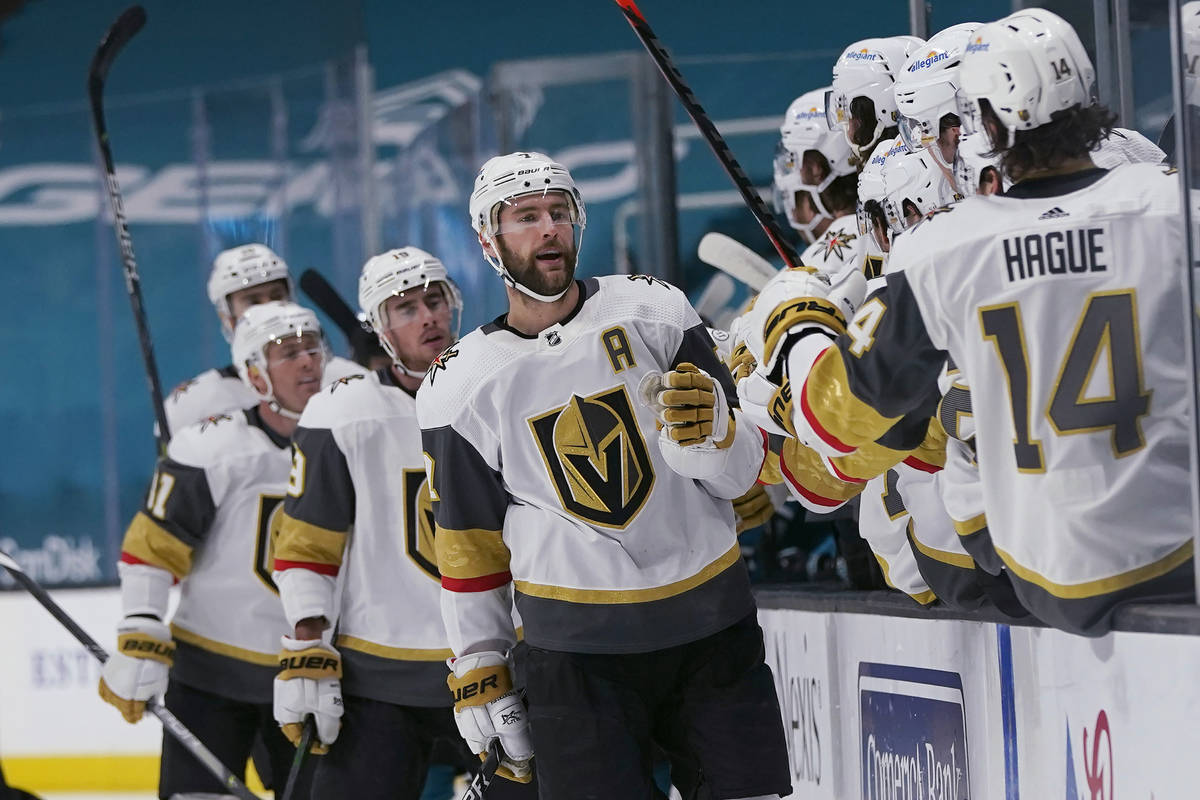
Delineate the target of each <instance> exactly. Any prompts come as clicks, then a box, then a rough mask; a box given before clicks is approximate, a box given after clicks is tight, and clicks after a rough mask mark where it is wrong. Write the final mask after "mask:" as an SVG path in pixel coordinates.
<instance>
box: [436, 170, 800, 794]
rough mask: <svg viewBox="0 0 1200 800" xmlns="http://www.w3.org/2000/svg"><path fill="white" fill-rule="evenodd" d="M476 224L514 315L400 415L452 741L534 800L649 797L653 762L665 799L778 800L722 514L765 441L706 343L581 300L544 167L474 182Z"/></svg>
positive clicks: (651, 284)
mask: <svg viewBox="0 0 1200 800" xmlns="http://www.w3.org/2000/svg"><path fill="white" fill-rule="evenodd" d="M470 214H471V221H472V224H473V225H474V227H475V230H476V231H477V232H478V234H479V239H480V243H481V245H482V247H483V251H484V255H485V256H486V257H487V258H488V260H489V261H490V262H491V263H492V265H493V266H494V268H495V269H496V271H497V272H498V273H499V274H500V276H501V277H502V279H503V280H504V284H505V287H506V291H507V294H508V301H509V308H508V313H506V314H504V315H503V316H501V317H499V318H498V319H496V320H495V321H494V322H492V323H490V324H488V325H485V326H483V327H482V328H480V329H477V330H475V331H473V332H471V333H470V334H468V335H467V336H466V337H464V338H463V340H462V341H460V342H459V343H458V344H457V345H455V346H454V347H452V348H451V349H449V350H447V351H446V352H445V353H443V354H442V355H441V356H440V357H439V359H438V361H437V362H435V363H434V364H433V366H432V367H431V368H430V370H429V374H428V375H427V376H426V378H425V383H424V385H423V386H422V387H421V391H420V392H419V394H418V395H417V414H418V418H419V419H420V422H421V429H422V434H423V443H424V446H425V451H426V458H427V464H426V465H427V467H428V470H429V475H430V482H431V484H432V490H431V493H430V494H431V497H433V500H434V516H435V519H436V523H437V535H436V537H435V544H436V548H437V554H438V566H439V568H440V569H441V572H442V588H443V592H442V613H443V617H444V619H445V621H446V627H447V630H448V632H449V635H450V645H451V648H452V649H453V650H454V653H455V659H454V661H453V662H452V665H451V668H452V675H451V677H450V686H451V688H452V690H453V691H454V694H455V698H456V706H455V714H456V717H457V719H458V723H459V729H460V731H461V732H462V734H463V736H464V738H466V739H467V741H468V742H469V743H470V744H471V746H472V748H473V749H475V750H477V751H479V752H483V751H484V750H485V748H486V747H487V744H488V742H489V741H491V740H493V739H496V738H498V739H499V741H500V744H501V745H502V746H503V750H504V753H505V759H504V761H503V764H504V767H505V768H506V769H507V770H508V771H509V772H511V773H512V774H514V775H516V776H521V775H524V774H528V772H529V771H530V770H531V769H534V768H536V770H537V775H538V781H539V782H540V783H541V790H542V793H543V796H545V797H580V796H591V797H606V798H608V797H612V798H616V797H653V796H655V789H654V788H653V781H652V776H651V764H652V763H653V760H652V745H653V744H657V745H659V746H661V747H662V749H663V750H664V751H666V753H667V754H668V755H669V756H670V757H671V760H672V764H673V767H674V769H673V771H672V780H673V782H674V783H675V784H676V785H677V786H679V787H680V788H681V789H682V788H684V787H685V786H688V787H689V789H688V791H695V790H696V789H697V786H698V785H702V786H703V787H704V790H705V791H707V792H709V793H710V796H712V797H715V798H774V797H777V796H779V795H781V794H787V793H788V792H789V791H790V787H789V776H788V765H787V753H786V749H785V746H784V741H783V732H782V728H781V726H780V717H779V705H778V701H777V699H776V697H775V690H774V686H773V681H772V677H771V671H770V668H769V667H767V665H766V664H765V663H764V661H763V643H762V631H761V629H760V628H759V626H758V622H757V619H756V612H755V606H754V598H753V596H752V594H751V593H750V587H749V582H748V577H747V573H746V569H745V567H744V566H743V563H742V559H741V556H740V552H739V547H738V544H737V539H736V536H735V533H734V515H733V510H732V507H731V504H730V502H729V501H730V499H732V498H735V497H738V496H740V495H742V494H744V493H745V492H746V490H747V489H748V488H749V487H750V486H751V484H752V483H753V482H754V480H755V478H756V476H757V475H758V471H759V467H760V465H761V463H762V460H763V452H764V450H763V441H762V436H761V434H760V433H759V432H758V430H756V429H755V428H754V426H753V425H748V424H746V423H745V421H744V420H742V419H741V414H740V412H738V411H736V410H732V411H731V405H732V403H731V398H732V396H733V395H732V385H731V380H730V377H729V373H728V371H727V370H726V369H725V367H724V366H723V365H722V364H721V363H720V361H719V360H718V359H717V357H716V355H715V353H714V350H713V344H712V340H711V339H710V338H709V335H708V333H707V331H706V329H705V327H704V325H703V323H702V322H701V321H700V318H699V316H698V315H697V314H696V312H695V311H694V310H693V309H692V307H691V305H690V304H689V303H688V302H687V300H686V298H685V297H684V295H683V293H682V292H680V291H679V290H678V289H676V288H674V287H672V286H670V285H668V284H666V283H664V282H663V281H660V280H658V279H655V278H651V277H649V276H640V275H614V276H606V277H601V278H590V279H587V280H576V279H575V266H576V257H577V255H578V252H579V241H580V236H581V234H582V231H583V228H584V225H585V223H586V215H585V210H584V205H583V200H582V198H581V197H580V195H579V191H578V189H577V188H576V186H575V182H574V181H573V180H572V179H571V176H570V174H569V173H568V172H567V170H566V169H565V168H564V167H563V166H562V165H560V164H558V163H555V162H554V161H552V160H550V159H549V158H548V157H546V156H544V155H542V154H540V153H512V154H509V155H504V156H499V157H496V158H493V159H491V160H490V161H488V162H487V163H486V164H484V165H483V168H482V169H481V170H480V172H479V175H478V177H477V178H476V180H475V189H474V192H473V193H472V195H471V200H470ZM660 426H661V427H660ZM514 597H515V601H516V606H517V609H518V611H519V612H520V614H521V618H522V620H523V622H524V631H525V641H526V642H527V643H528V645H529V655H528V664H527V669H526V680H527V696H528V703H529V706H528V720H526V715H525V708H524V706H523V704H522V702H521V698H520V697H519V696H518V695H517V694H516V693H514V692H513V691H512V690H511V687H512V679H511V669H512V668H511V665H510V662H509V657H508V655H507V651H508V650H509V649H511V648H512V647H513V645H514V643H515V642H516V636H515V632H514V630H513V624H512V619H511V615H510V604H511V603H512V602H513V598H514ZM535 756H536V757H535ZM685 795H687V792H685ZM687 796H690V795H687Z"/></svg>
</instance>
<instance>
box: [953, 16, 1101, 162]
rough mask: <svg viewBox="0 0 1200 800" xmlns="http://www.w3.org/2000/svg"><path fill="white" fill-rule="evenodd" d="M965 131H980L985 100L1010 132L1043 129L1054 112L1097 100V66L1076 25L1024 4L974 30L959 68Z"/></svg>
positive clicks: (1003, 144)
mask: <svg viewBox="0 0 1200 800" xmlns="http://www.w3.org/2000/svg"><path fill="white" fill-rule="evenodd" d="M959 80H960V81H961V84H962V92H961V93H960V103H959V117H960V118H962V122H963V132H964V133H971V132H972V131H976V130H982V123H981V119H980V110H979V103H980V102H981V101H983V100H987V101H988V103H989V104H990V105H991V107H992V110H993V111H994V112H995V113H996V116H997V117H998V118H999V120H1000V124H1001V125H1003V126H1004V128H1005V129H1006V130H1007V132H1008V133H1007V136H1006V141H1004V142H993V144H994V145H995V146H996V148H997V149H999V150H1005V149H1007V148H1008V147H1010V146H1011V145H1012V142H1013V136H1014V134H1015V133H1016V131H1027V130H1032V129H1033V128H1038V127H1041V126H1042V125H1046V124H1047V123H1049V122H1051V121H1052V120H1053V117H1054V115H1055V114H1056V113H1058V112H1060V111H1065V110H1067V109H1070V108H1074V107H1080V108H1085V107H1087V106H1090V105H1092V104H1093V103H1094V102H1095V97H1094V96H1093V94H1092V87H1093V84H1094V82H1095V80H1096V70H1095V69H1094V68H1093V67H1092V61H1091V59H1089V58H1088V55H1087V52H1086V51H1085V50H1084V49H1083V43H1082V42H1080V41H1079V35H1078V34H1077V33H1075V29H1074V28H1072V27H1071V25H1070V24H1069V23H1068V22H1066V20H1064V19H1063V18H1062V17H1060V16H1058V15H1057V14H1055V13H1053V12H1051V11H1046V10H1045V9H1042V8H1026V9H1023V10H1021V11H1018V12H1016V13H1015V14H1010V15H1009V16H1007V17H1005V18H1004V19H1002V20H999V21H998V22H991V23H988V24H987V25H984V26H983V27H981V28H979V29H978V30H976V31H975V34H974V36H972V37H971V41H970V42H969V43H968V44H967V48H966V50H965V51H964V52H963V58H962V66H961V67H959Z"/></svg>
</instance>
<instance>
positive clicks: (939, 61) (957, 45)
mask: <svg viewBox="0 0 1200 800" xmlns="http://www.w3.org/2000/svg"><path fill="white" fill-rule="evenodd" d="M979 27H980V23H978V22H964V23H962V24H959V25H953V26H951V27H949V28H946V30H944V31H940V32H938V33H936V34H934V36H933V37H932V38H931V39H930V40H929V41H928V42H926V43H925V46H924V47H922V48H921V49H919V50H917V52H915V53H913V54H912V55H911V56H909V57H908V60H907V61H905V62H904V69H902V70H901V72H900V75H899V76H897V78H896V88H895V92H896V108H897V109H898V111H899V113H900V120H899V124H900V135H901V136H902V137H903V138H904V145H905V147H907V148H908V151H909V152H910V153H915V152H917V151H918V150H923V149H925V148H927V147H929V146H930V145H932V144H935V143H936V142H937V140H938V137H939V135H940V133H941V121H942V119H943V118H944V117H945V116H946V115H947V114H954V115H956V116H957V114H958V97H957V96H958V88H959V81H958V67H959V63H960V62H961V61H962V54H963V51H964V50H965V49H966V48H967V44H969V43H970V37H971V34H972V33H973V32H974V31H975V30H976V29H977V28H979ZM934 156H935V157H936V158H938V159H939V160H941V161H942V163H943V164H946V162H945V161H944V160H943V159H942V155H941V153H940V152H936V151H935V152H934ZM946 166H950V165H949V164H946Z"/></svg>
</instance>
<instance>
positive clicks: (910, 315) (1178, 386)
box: [747, 9, 1194, 635]
mask: <svg viewBox="0 0 1200 800" xmlns="http://www.w3.org/2000/svg"><path fill="white" fill-rule="evenodd" d="M960 70H961V72H960V78H961V81H962V91H963V94H964V96H965V100H966V102H964V103H963V104H962V107H960V109H959V116H960V118H961V119H962V120H963V123H964V127H965V128H978V129H980V130H983V131H985V132H986V135H987V136H988V137H989V139H990V140H991V142H992V145H993V147H994V148H995V149H996V150H997V151H998V152H999V154H1000V159H1001V166H1002V170H1003V172H1004V173H1005V174H1006V175H1007V176H1009V177H1011V178H1012V180H1013V181H1014V184H1013V186H1012V187H1011V188H1010V189H1009V190H1008V191H1007V192H1006V193H1005V195H1004V196H993V197H982V196H977V197H975V198H968V199H967V200H966V201H964V202H962V203H960V204H958V205H957V206H954V207H953V208H951V209H947V210H945V211H943V212H941V213H937V214H934V215H933V216H932V218H931V219H929V220H927V221H926V222H924V223H923V224H921V225H920V226H919V227H917V228H915V229H914V230H912V231H909V232H907V233H906V234H905V235H904V236H902V237H900V238H899V239H898V240H897V241H896V242H895V243H894V244H893V249H892V254H891V263H892V264H893V265H897V266H899V265H903V270H902V271H896V272H894V273H891V274H889V275H888V278H887V285H886V286H885V288H884V289H882V290H881V291H880V292H879V293H877V294H876V295H874V296H873V297H872V298H871V299H868V300H867V302H866V303H864V304H863V305H862V306H861V308H859V309H858V311H857V313H856V315H855V316H854V318H853V320H852V322H851V324H850V325H849V326H847V327H843V323H842V322H841V321H840V320H838V319H837V314H836V313H834V312H832V311H831V312H830V313H825V314H824V317H823V318H819V315H820V312H821V310H822V309H826V308H830V306H829V304H828V303H825V302H823V301H822V300H821V298H822V297H823V296H824V295H826V294H827V293H828V290H827V288H825V287H823V286H822V285H821V284H820V283H819V282H817V281H813V280H809V279H807V278H806V277H805V276H804V275H803V274H801V273H793V274H790V275H787V274H781V276H780V279H777V281H778V282H777V283H776V285H775V286H774V287H772V286H768V287H767V288H766V289H764V291H763V294H762V295H761V296H760V299H759V301H758V302H759V303H760V304H762V306H763V308H764V309H765V310H762V311H759V306H758V305H756V307H755V310H756V311H759V313H760V316H759V318H758V320H759V322H760V323H763V324H759V325H757V326H756V325H754V324H749V323H748V324H747V326H748V327H749V328H750V332H751V334H750V337H749V339H748V344H749V345H750V349H751V351H753V352H754V353H755V354H756V355H757V356H759V358H757V359H756V360H757V362H758V364H759V365H760V367H759V369H760V370H761V373H760V374H763V375H764V376H766V377H768V378H769V379H771V380H775V381H778V382H779V383H780V384H782V383H784V382H787V383H788V384H789V386H790V387H791V388H792V389H794V397H795V403H794V408H793V409H792V411H791V413H790V418H791V419H792V420H793V422H794V424H795V429H796V432H797V436H798V438H799V439H801V440H802V441H804V442H805V443H807V444H809V445H810V446H812V447H814V448H817V449H818V450H820V451H821V452H822V453H824V454H826V455H845V454H849V453H854V452H855V451H857V450H860V449H862V448H864V447H869V446H870V445H871V444H872V443H873V442H875V441H876V440H878V439H879V438H880V437H884V436H891V437H893V440H894V441H895V442H896V443H898V444H903V445H912V444H915V443H916V442H917V441H919V440H920V437H922V436H924V435H925V434H926V432H927V428H925V427H918V426H910V428H909V429H908V430H904V429H900V430H899V431H897V425H898V423H902V422H903V421H904V420H913V419H917V418H928V417H929V416H930V414H932V413H933V411H934V409H935V408H936V405H937V402H938V398H939V395H938V392H937V389H936V387H937V381H938V375H939V374H940V372H941V371H942V368H943V366H944V364H945V362H946V358H947V354H948V355H949V356H950V358H952V360H953V362H954V364H955V365H956V367H957V368H958V369H959V370H960V371H961V373H962V375H963V377H964V380H965V382H966V383H967V384H968V385H969V386H970V387H971V389H972V403H971V405H972V412H973V414H974V418H975V421H976V426H977V430H976V443H977V447H978V460H979V471H980V480H981V481H982V489H983V498H984V508H985V511H986V514H987V531H988V534H989V536H990V539H991V548H992V549H993V550H994V554H995V556H996V557H998V558H999V559H1000V561H1002V562H1003V564H1004V565H1005V566H1006V567H1007V569H1008V571H1009V573H1010V574H1011V576H1012V579H1013V583H1014V586H1015V588H1016V591H1017V594H1018V596H1019V598H1020V600H1021V601H1022V603H1023V604H1024V605H1025V606H1026V607H1027V608H1028V609H1029V610H1030V611H1032V612H1033V613H1034V614H1035V615H1036V616H1037V617H1039V618H1040V619H1042V620H1043V621H1045V622H1047V623H1049V624H1051V625H1055V626H1057V627H1061V628H1064V629H1066V630H1069V631H1074V632H1078V633H1084V634H1088V635H1099V634H1103V633H1104V632H1106V631H1107V630H1109V628H1110V626H1111V618H1112V612H1113V610H1114V609H1115V608H1116V607H1117V606H1118V605H1119V604H1121V603H1122V602H1126V601H1129V600H1134V599H1139V600H1184V599H1186V600H1190V599H1191V598H1192V597H1193V596H1194V580H1193V575H1192V564H1191V558H1192V543H1191V537H1190V534H1189V531H1190V519H1189V517H1190V501H1189V498H1190V496H1191V495H1190V493H1191V490H1192V489H1191V485H1190V478H1189V475H1188V437H1189V429H1188V424H1187V407H1188V396H1189V388H1188V386H1189V376H1188V374H1187V366H1186V365H1187V359H1186V357H1185V348H1184V338H1183V337H1184V335H1185V331H1186V325H1187V322H1186V319H1185V316H1184V307H1183V304H1182V303H1181V302H1180V300H1179V294H1180V291H1181V289H1182V287H1181V286H1180V285H1179V284H1178V281H1177V278H1178V276H1180V275H1181V274H1182V269H1183V268H1182V263H1183V246H1182V238H1181V237H1182V235H1183V231H1182V230H1181V226H1180V224H1179V186H1178V184H1177V179H1176V178H1175V176H1173V175H1170V174H1167V173H1166V171H1164V170H1163V169H1162V168H1160V167H1156V166H1151V165H1145V164H1128V165H1124V166H1121V167H1118V168H1116V169H1113V170H1111V171H1106V170H1103V169H1099V168H1097V167H1096V166H1095V165H1094V164H1093V162H1092V160H1091V157H1090V153H1091V152H1092V150H1093V149H1094V148H1095V147H1096V146H1097V144H1098V143H1099V142H1100V140H1101V139H1103V137H1104V136H1106V135H1107V133H1108V131H1109V130H1110V129H1111V126H1112V121H1113V115H1112V114H1111V113H1110V112H1108V111H1107V110H1106V109H1104V108H1103V107H1102V106H1099V105H1097V104H1096V103H1095V102H1094V100H1093V97H1092V94H1091V85H1092V82H1093V79H1094V70H1093V68H1092V65H1091V62H1090V61H1089V60H1088V57H1087V54H1086V53H1085V51H1084V49H1083V46H1082V45H1081V43H1080V41H1079V38H1078V36H1077V35H1076V34H1075V31H1074V30H1073V29H1072V28H1071V27H1070V25H1068V24H1067V23H1066V22H1064V21H1063V20H1062V19H1061V18H1059V17H1058V16H1057V15H1055V14H1053V13H1050V12H1048V11H1045V10H1042V9H1026V10H1023V11H1020V12H1017V13H1015V14H1013V15H1011V16H1009V17H1006V18H1005V19H1004V20H1001V21H1000V22H997V23H992V24H990V25H986V26H984V27H982V28H980V29H979V30H978V31H976V33H975V36H974V38H973V39H972V41H971V43H970V44H969V45H968V46H967V48H966V50H965V52H964V54H963V59H962V66H961V68H960ZM1151 243H1153V245H1151ZM1151 248H1152V249H1153V252H1154V253H1155V256H1154V258H1152V259H1149V260H1148V259H1147V257H1146V255H1145V254H1146V253H1147V252H1148V251H1149V250H1150V249H1151ZM785 284H787V285H785ZM791 308H795V309H798V310H801V309H802V310H804V311H805V312H806V313H807V317H802V316H801V315H800V314H798V313H791V312H789V311H788V309H791ZM755 331H757V333H755ZM834 333H836V334H839V335H838V336H837V337H836V339H834V341H833V342H832V346H831V341H830V338H829V337H830V335H831V334H834ZM777 366H778V369H777V368H776V367H777ZM792 394H793V393H792V391H791V389H789V395H792ZM1151 400H1153V402H1151ZM1131 530H1136V531H1138V535H1137V536H1129V535H1128V532H1129V531H1131ZM964 541H965V540H964ZM977 560H978V561H980V562H981V563H982V558H978V557H977Z"/></svg>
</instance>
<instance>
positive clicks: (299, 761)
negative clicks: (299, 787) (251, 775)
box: [280, 714, 317, 800]
mask: <svg viewBox="0 0 1200 800" xmlns="http://www.w3.org/2000/svg"><path fill="white" fill-rule="evenodd" d="M316 735H317V718H316V717H314V716H313V715H312V714H309V715H308V716H307V717H305V718H304V728H303V729H302V730H301V731H300V743H299V744H297V745H296V755H294V756H293V757H292V768H291V769H289V770H288V776H287V783H285V784H284V785H283V794H282V795H280V800H292V792H294V791H296V779H297V778H299V777H300V768H301V767H303V766H304V760H305V759H306V758H307V757H308V749H309V748H310V747H312V740H313V737H314V736H316Z"/></svg>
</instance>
